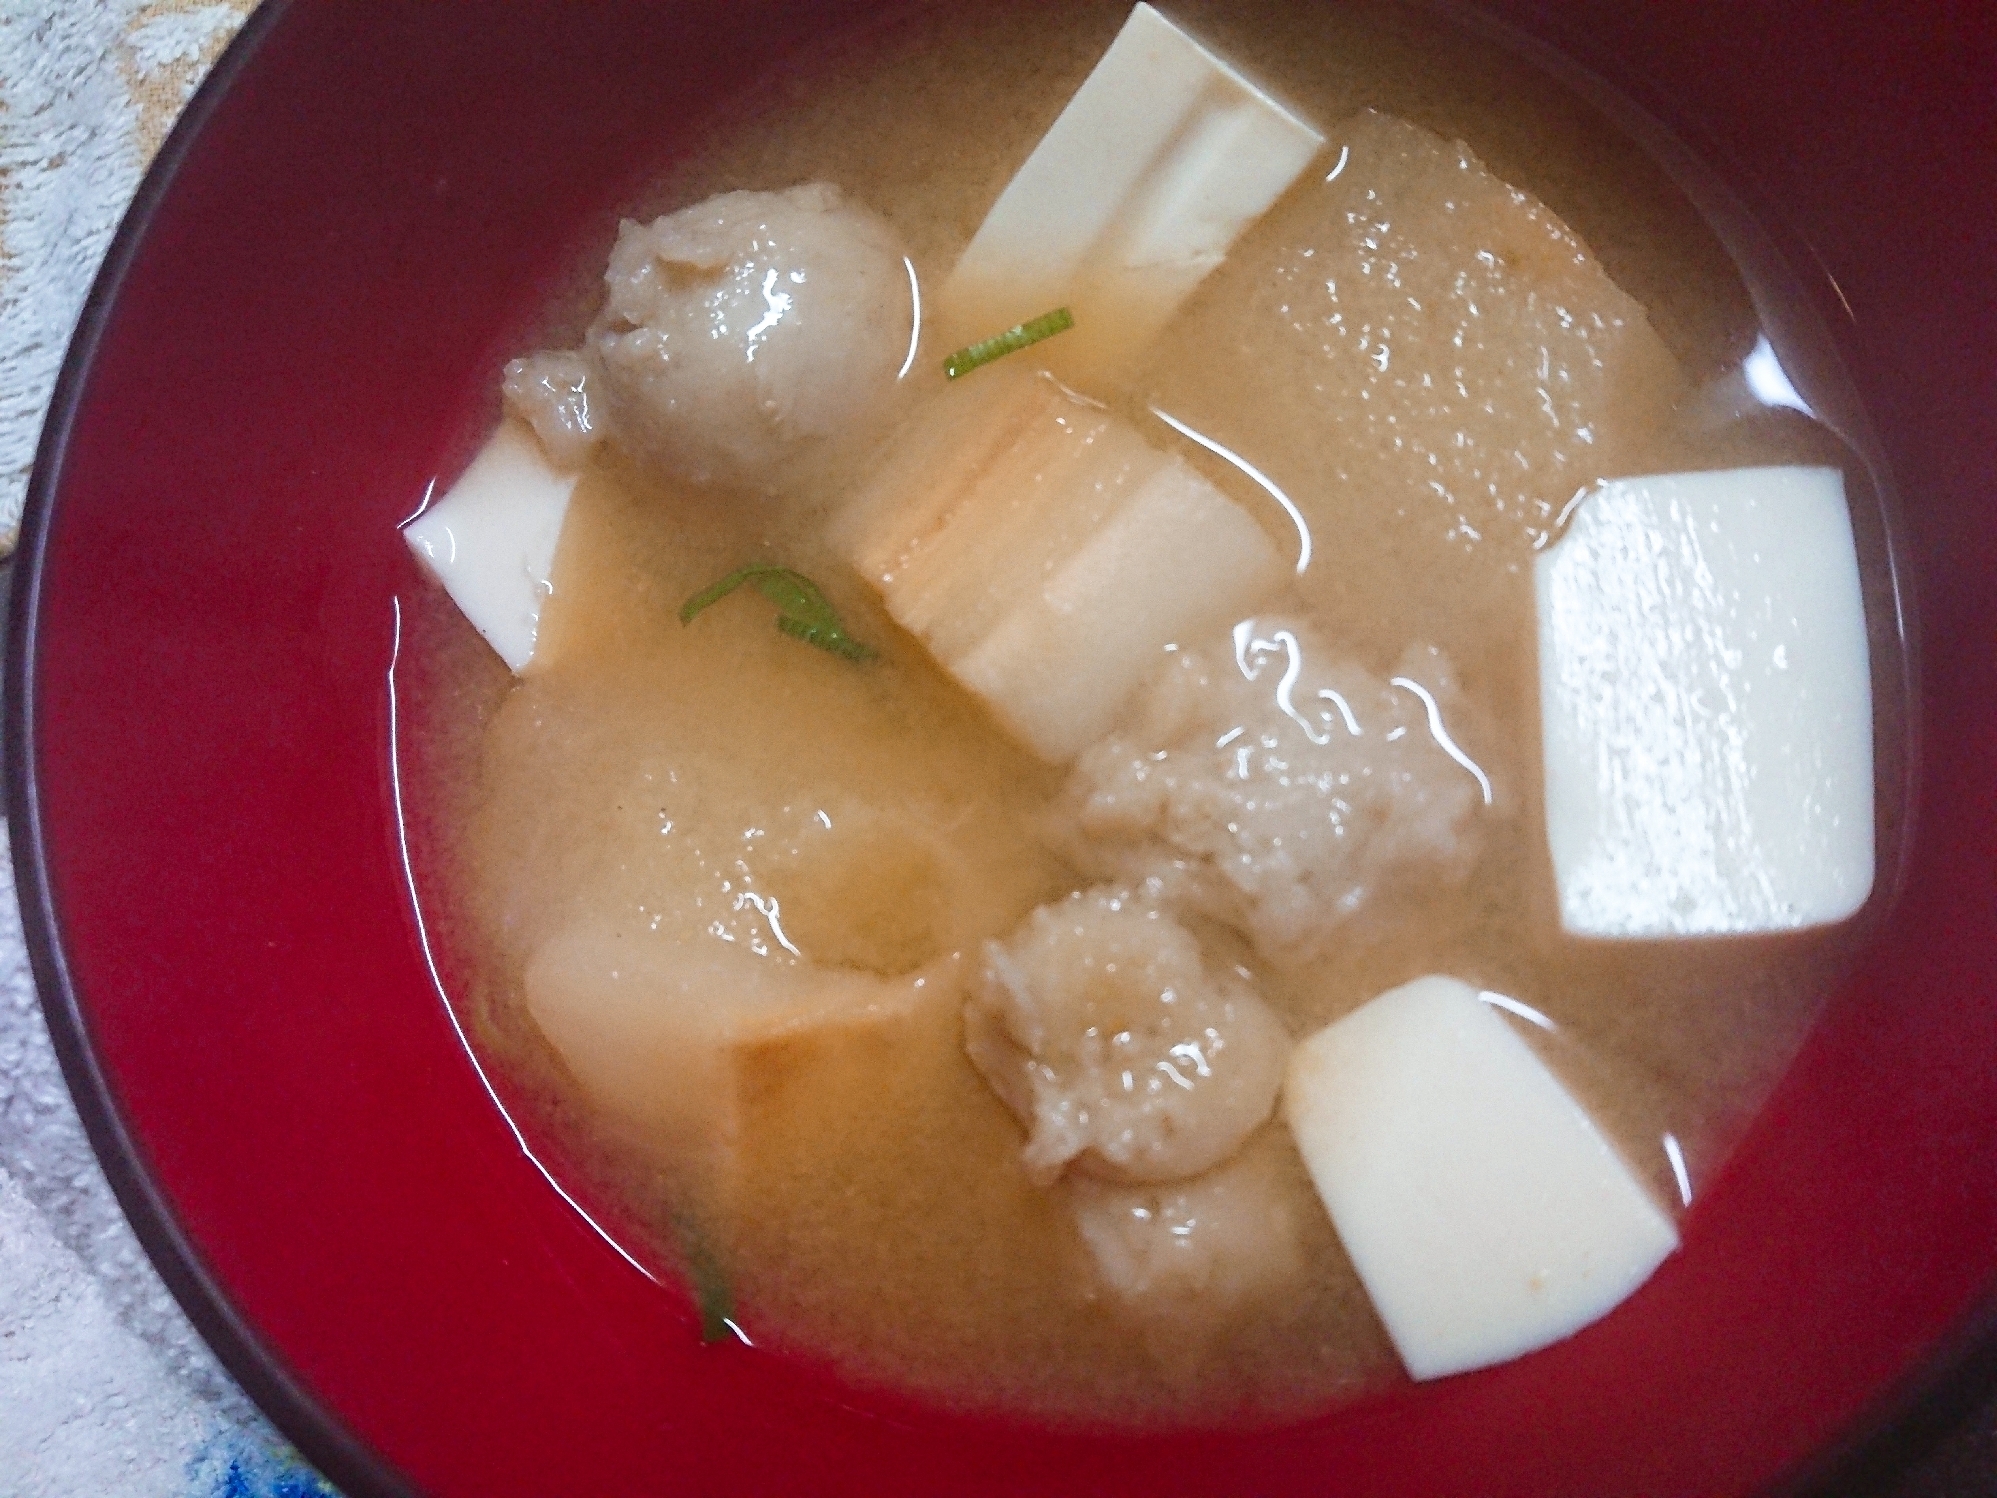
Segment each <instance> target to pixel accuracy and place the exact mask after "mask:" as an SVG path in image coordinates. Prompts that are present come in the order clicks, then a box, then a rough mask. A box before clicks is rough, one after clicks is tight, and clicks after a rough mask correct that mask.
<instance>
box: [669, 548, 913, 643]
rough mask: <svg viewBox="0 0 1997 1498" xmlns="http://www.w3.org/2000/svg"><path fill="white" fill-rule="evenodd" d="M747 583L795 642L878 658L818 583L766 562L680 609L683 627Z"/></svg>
mask: <svg viewBox="0 0 1997 1498" xmlns="http://www.w3.org/2000/svg"><path fill="white" fill-rule="evenodd" d="M745 583H747V584H749V585H750V586H752V587H754V588H755V590H756V591H757V592H758V593H761V594H762V595H763V596H764V597H765V598H767V599H769V600H770V602H771V603H774V604H775V605H776V606H777V628H778V629H780V630H782V631H783V632H784V633H785V634H787V635H790V636H791V637H792V638H794V639H799V640H802V641H804V642H805V644H807V645H816V646H817V647H818V648H819V649H820V650H829V651H831V652H832V654H834V655H843V656H844V657H845V658H846V659H847V660H849V661H870V660H872V659H873V658H874V656H875V655H876V654H877V652H876V651H875V650H874V648H873V647H872V646H871V645H868V644H865V643H863V642H862V641H859V640H856V639H854V638H853V637H852V636H851V635H849V634H847V633H846V627H845V626H844V625H843V624H841V623H840V622H839V615H838V613H837V611H836V610H834V609H833V607H832V605H831V604H830V603H827V602H826V600H825V595H824V594H823V593H821V592H820V591H819V590H818V584H817V583H815V582H813V581H812V580H811V579H810V578H808V577H806V576H805V575H804V574H803V573H801V572H793V571H791V570H790V568H788V567H773V566H770V565H769V564H767V563H762V562H752V563H751V564H750V565H748V566H747V567H738V568H736V569H735V570H734V571H733V572H731V573H729V574H728V575H727V576H726V577H724V578H722V579H721V580H720V581H719V582H714V583H709V584H708V585H707V586H706V587H705V588H702V589H701V590H700V591H699V592H698V593H696V594H694V595H693V597H691V598H689V599H688V600H687V601H686V602H685V603H683V604H681V605H680V623H682V624H691V623H693V621H694V616H695V615H697V614H699V613H700V612H701V611H702V610H703V609H706V608H708V607H709V606H710V605H712V604H716V603H719V602H720V601H721V600H722V599H724V598H726V597H727V596H728V595H729V594H730V593H733V592H734V591H735V590H736V589H737V588H739V587H741V586H742V585H743V584H745Z"/></svg>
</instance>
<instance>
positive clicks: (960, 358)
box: [943, 307, 1075, 380]
mask: <svg viewBox="0 0 1997 1498" xmlns="http://www.w3.org/2000/svg"><path fill="white" fill-rule="evenodd" d="M1074 325H1075V315H1074V314H1073V313H1072V312H1070V311H1069V310H1068V309H1067V308H1066V307H1056V308H1055V309H1054V310H1053V311H1052V312H1043V313H1042V314H1041V315H1040V316H1038V317H1036V318H1034V319H1033V321H1032V322H1023V323H1020V324H1018V325H1017V326H1015V327H1010V328H1007V329H1006V330H1005V331H1004V332H1003V333H1000V334H998V335H997V336H995V337H992V338H986V339H982V340H980V341H979V342H977V343H974V344H972V345H971V346H970V347H969V348H960V349H958V350H957V352H956V353H954V354H952V355H951V356H950V357H949V358H947V359H945V360H944V361H943V373H945V374H946V375H948V376H949V377H950V378H951V379H953V380H954V379H956V378H957V377H958V376H959V375H967V374H969V373H970V372H971V371H972V370H974V369H976V368H977V367H978V366H979V365H980V364H989V363H991V362H992V360H994V359H1003V358H1004V357H1005V356H1006V355H1007V354H1016V353H1018V352H1019V351H1020V350H1021V349H1023V348H1026V347H1028V346H1029V345H1032V344H1035V343H1038V342H1039V341H1040V340H1041V339H1043V338H1052V337H1053V336H1054V335H1055V334H1056V333H1065V332H1067V331H1068V329H1070V328H1072V327H1073V326H1074Z"/></svg>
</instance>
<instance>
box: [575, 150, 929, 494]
mask: <svg viewBox="0 0 1997 1498" xmlns="http://www.w3.org/2000/svg"><path fill="white" fill-rule="evenodd" d="M604 286H605V290H606V292H607V297H606V300H605V303H604V307H603V311H602V312H601V313H599V314H598V316H597V319H596V322H595V324H594V325H593V326H592V327H591V329H590V332H589V338H588V342H587V345H586V350H585V351H586V354H587V357H588V359H589V362H590V364H591V365H592V366H593V369H592V380H593V382H594V383H600V386H601V391H600V395H601V400H600V404H601V407H602V409H603V413H604V415H605V417H606V418H607V422H608V427H609V430H610V433H611V435H612V436H613V437H614V438H615V439H616V440H617V441H618V442H619V443H620V444H622V445H623V446H624V447H625V448H626V449H627V450H628V451H630V452H632V453H634V454H635V455H637V456H639V457H641V458H643V459H645V460H646V461H648V462H650V463H652V464H654V465H655V466H657V467H658V468H660V469H661V470H663V471H665V472H667V473H671V474H675V475H678V476H679V477H682V478H686V479H690V480H692V481H693V482H695V483H701V484H708V483H715V484H729V485H735V486H739V487H743V488H751V489H773V488H779V487H782V486H783V485H784V484H785V483H786V482H787V481H789V480H791V479H794V478H795V477H796V475H797V473H798V472H799V470H800V469H801V468H803V467H807V466H809V465H810V464H811V463H812V462H814V461H815V460H818V459H822V458H823V457H824V456H826V455H827V452H828V449H832V448H835V447H836V446H838V445H840V444H841V442H842V439H852V440H854V441H863V440H864V439H865V438H866V437H868V436H870V435H872V433H873V432H874V431H875V430H876V429H877V427H878V426H879V424H880V423H881V421H882V420H883V418H884V417H885V415H886V414H887V411H886V408H887V405H888V401H889V397H890V396H891V395H892V393H893V391H894V389H895V386H896V383H897V380H896V377H897V375H898V373H899V372H900V369H901V366H902V363H903V361H904V360H905V358H906V356H907V353H908V347H909V334H910V325H911V319H912V317H913V315H914V309H913V304H912V300H911V297H910V294H909V276H908V271H907V269H906V268H905V267H904V265H903V262H902V249H901V246H900V244H899V242H898V241H897V240H896V238H895V234H894V231H893V230H892V229H890V228H889V227H888V226H887V224H885V223H884V222H882V221H881V220H880V219H879V218H877V217H875V216H874V215H873V214H872V213H869V212H867V211H866V210H865V209H862V208H857V207H854V206H852V205H850V204H848V203H846V202H844V201H843V200H842V199H841V197H840V194H839V190H838V189H837V188H836V187H830V186H827V185H825V184H823V183H813V184H810V185H808V186H804V187H794V188H791V189H789V190H788V191H785V192H730V193H723V194H721V195H720V196H719V197H714V198H709V199H708V200H707V201H706V202H704V203H699V204H696V205H695V206H694V207H692V208H684V209H681V210H680V211H679V212H678V213H669V214H667V215H666V216H665V217H663V218H660V219H655V220H653V221H652V222H651V223H649V224H637V223H631V222H629V221H627V222H626V223H625V224H624V225H623V226H622V227H621V228H620V229H619V230H618V235H617V246H616V248H615V249H613V250H612V251H611V254H610V266H609V269H608V270H607V271H606V272H605V273H604Z"/></svg>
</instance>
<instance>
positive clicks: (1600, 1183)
mask: <svg viewBox="0 0 1997 1498" xmlns="http://www.w3.org/2000/svg"><path fill="white" fill-rule="evenodd" d="M1283 1111H1284V1115H1285V1117H1286V1118H1287V1119H1288V1120H1289V1125H1290V1131H1291V1133H1292V1134H1294V1135H1295V1136H1296V1141H1297V1148H1298V1149H1299V1150H1300V1151H1301V1152H1302V1154H1303V1158H1304V1164H1305V1165H1306V1166H1307V1167H1308V1168H1309V1170H1310V1175H1311V1180H1312V1181H1313V1182H1314V1183H1315V1184H1316V1186H1317V1190H1318V1195H1319V1196H1320V1197H1322V1198H1323V1199H1324V1204H1325V1207H1326V1208H1327V1209H1328V1210H1329V1211H1330V1213H1331V1219H1332V1222H1333V1223H1334V1224H1335V1225H1336V1226H1337V1228H1338V1236H1339V1238H1340V1240H1341V1241H1342V1242H1343V1243H1344V1244H1345V1248H1346V1252H1347V1253H1349V1254H1350V1255H1351V1256H1352V1263H1353V1267H1354V1268H1356V1269H1357V1270H1358V1271H1359V1278H1360V1279H1361V1281H1363V1282H1364V1284H1365V1286H1366V1292H1367V1294H1369V1295H1370V1296H1371V1297H1372V1298H1373V1305H1374V1308H1375V1309H1376V1310H1377V1311H1378V1312H1379V1313H1380V1319H1381V1321H1383V1322H1384V1323H1385V1324H1386V1327H1387V1332H1388V1335H1389V1336H1391V1337H1392V1338H1393V1341H1394V1347H1395V1350H1396V1351H1398V1352H1399V1353H1400V1355H1401V1361H1402V1362H1404V1363H1405V1364H1407V1368H1408V1372H1409V1373H1411V1374H1413V1375H1414V1376H1415V1377H1416V1378H1440V1377H1442V1376H1443V1375H1445V1374H1450V1373H1461V1372H1465V1371H1467V1370H1469V1369H1472V1368H1483V1367H1486V1366H1488V1365H1490V1364H1492V1363H1498V1362H1503V1361H1504V1360H1505V1359H1507V1358H1515V1357H1518V1356H1520V1355H1521V1354H1523V1353H1527V1352H1531V1351H1533V1350H1534V1349H1536V1348H1540V1347H1544V1346H1546V1345H1547V1344H1548V1343H1551V1342H1557V1341H1559V1340H1560V1339H1561V1338H1562V1337H1565V1336H1569V1335H1571V1334H1572V1333H1574V1332H1576V1331H1578V1330H1580V1329H1581V1328H1582V1327H1584V1326H1586V1325H1588V1323H1590V1322H1592V1321H1595V1320H1597V1319H1599V1318H1600V1317H1602V1316H1604V1315H1606V1314H1607V1313H1608V1312H1609V1311H1610V1310H1612V1309H1613V1308H1614V1307H1615V1306H1616V1305H1617V1304H1619V1303H1620V1302H1621V1301H1622V1300H1623V1299H1624V1298H1625V1297H1626V1296H1628V1295H1629V1294H1630V1293H1631V1292H1632V1291H1634V1290H1635V1289H1636V1288H1637V1287H1638V1286H1639V1285H1641V1284H1642V1283H1643V1282H1644V1280H1646V1279H1647V1278H1649V1276H1650V1273H1651V1271H1652V1270H1654V1269H1655V1268H1656V1267H1657V1266H1658V1264H1659V1263H1660V1262H1662V1261H1663V1259H1664V1257H1665V1256H1666V1255H1667V1254H1669V1253H1670V1252H1671V1251H1672V1250H1673V1249H1675V1248H1676V1247H1677V1246H1678V1231H1677V1229H1676V1228H1675V1227H1674V1226H1673V1225H1672V1221H1671V1219H1670V1218H1669V1217H1668V1216H1666V1215H1665V1213H1664V1212H1663V1211H1662V1210H1661V1209H1660V1208H1659V1207H1658V1206H1657V1204H1656V1203H1655V1202H1653V1201H1652V1200H1651V1199H1650V1197H1649V1195H1648V1194H1647V1193H1646V1192H1645V1191H1644V1189H1643V1188H1642V1186H1640V1185H1639V1184H1638V1183H1637V1181H1636V1179H1635V1177H1633V1176H1632V1175H1631V1174H1630V1171H1629V1168H1628V1167H1627V1166H1626V1165H1625V1164H1624V1163H1623V1161H1622V1160H1621V1158H1620V1157H1618V1155H1617V1154H1616V1152H1615V1150H1614V1149H1613V1148H1612V1147H1611V1146H1610V1144H1609V1142H1608V1141H1607V1140H1606V1139H1604V1138H1603V1137H1602V1134H1601V1132H1600V1131H1599V1130H1598V1129H1596V1127H1595V1125H1594V1122H1593V1121H1592V1120H1591V1119H1590V1118H1589V1117H1588V1115H1587V1113H1586V1112H1584V1111H1583V1110H1582V1108H1581V1106H1580V1105H1579V1104H1578V1103H1576V1102H1575V1101H1574V1099H1573V1098H1571V1097H1570V1096H1568V1094H1567V1091H1566V1089H1564V1088H1563V1087H1562V1086H1561V1085H1560V1083H1559V1081H1558V1080H1557V1079H1556V1078H1555V1077H1554V1075H1553V1073H1552V1072H1550V1071H1548V1070H1547V1069H1546V1066H1545V1065H1544V1064H1543V1063H1542V1062H1541V1061H1540V1059H1539V1058H1538V1057H1537V1056H1535V1055H1534V1054H1533V1052H1532V1050H1531V1048H1530V1047H1528V1046H1527V1045H1526V1043H1525V1042H1524V1041H1523V1040H1522V1039H1520V1038H1519V1036H1518V1035H1517V1034H1516V1033H1515V1032H1514V1031H1513V1030H1512V1029H1511V1027H1510V1025H1509V1024H1508V1023H1507V1022H1506V1021H1505V1020H1504V1019H1503V1018H1502V1017H1501V1016H1500V1015H1499V1014H1498V1012H1497V1010H1496V1009H1495V1008H1494V1007H1493V1006H1492V1005H1490V1004H1488V1003H1486V1002H1484V1001H1483V1000H1482V999H1481V998H1480V997H1479V996H1478V992H1477V990H1475V989H1473V988H1471V987H1470V986H1469V985H1468V984H1466V983H1461V982H1458V981H1457V980H1456V979H1454V978H1443V977H1428V978H1418V979H1416V980H1415V981H1414V982H1412V983H1409V984H1407V985H1405V986H1404V987H1401V988H1396V989H1393V990H1392V991H1390V992H1388V993H1384V994H1381V995H1380V996H1379V997H1378V998H1377V999H1374V1000H1373V1001H1372V1002H1370V1003H1368V1004H1366V1005H1364V1006H1363V1007H1361V1008H1360V1009H1358V1010H1356V1011H1354V1012H1353V1013H1351V1014H1349V1015H1347V1016H1346V1017H1345V1018H1344V1019H1341V1020H1339V1021H1337V1022H1336V1023H1335V1024H1332V1025H1328V1026H1326V1027H1325V1028H1324V1029H1322V1030H1320V1031H1318V1032H1317V1034H1315V1035H1313V1036H1311V1037H1310V1038H1309V1039H1308V1040H1306V1041H1304V1042H1303V1043H1302V1044H1300V1045H1299V1046H1298V1047H1297V1048H1296V1050H1295V1052H1294V1053H1293V1054H1292V1056H1291V1059H1290V1071H1289V1077H1288V1079H1287V1081H1286V1082H1285V1084H1284V1092H1283Z"/></svg>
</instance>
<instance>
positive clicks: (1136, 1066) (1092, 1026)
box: [964, 889, 1290, 1184]
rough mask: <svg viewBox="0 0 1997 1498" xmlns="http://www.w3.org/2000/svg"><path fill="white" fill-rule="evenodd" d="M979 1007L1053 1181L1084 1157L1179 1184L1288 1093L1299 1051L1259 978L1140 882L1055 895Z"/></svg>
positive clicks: (987, 970) (1099, 1173)
mask: <svg viewBox="0 0 1997 1498" xmlns="http://www.w3.org/2000/svg"><path fill="white" fill-rule="evenodd" d="M984 957H985V960H984V968H983V971H982V972H981V973H980V974H979V976H978V979H977V981H976V982H975V983H974V984H973V988H972V994H971V997H970V999H969V1001H968V1002H967V1003H966V1005H965V1010H964V1048H965V1050H966V1051H967V1052H968V1053H969V1054H970V1057H971V1061H972V1063H973V1064H974V1065H975V1066H976V1067H977V1068H978V1070H979V1071H980V1072H982V1073H983V1074H984V1078H985V1081H986V1082H988V1083H989V1084H990V1085H991V1088H992V1090H993V1091H994V1092H996V1093H997V1094H998V1095H999V1097H1000V1099H1001V1100H1003V1101H1004V1102H1005V1104H1006V1105H1007V1106H1008V1107H1009V1108H1011V1109H1012V1111H1013V1113H1014V1114H1015V1115H1016V1116H1017V1117H1018V1118H1019V1121H1020V1122H1021V1123H1022V1124H1023V1125H1025V1127H1026V1129H1027V1132H1028V1138H1027V1141H1026V1148H1025V1150H1024V1152H1023V1154H1022V1158H1023V1159H1024V1161H1025V1163H1026V1168H1027V1172H1028V1174H1029V1175H1031V1176H1032V1177H1033V1178H1034V1179H1035V1180H1036V1181H1038V1182H1040V1183H1041V1184H1046V1183H1047V1182H1050V1181H1052V1180H1053V1179H1054V1178H1055V1177H1057V1176H1058V1175H1060V1174H1061V1172H1062V1171H1063V1170H1065V1169H1067V1168H1068V1167H1069V1166H1071V1165H1072V1166H1073V1167H1074V1168H1075V1169H1076V1170H1078V1171H1080V1172H1081V1173H1082V1174H1084V1175H1090V1176H1094V1177H1096V1178H1098V1179H1100V1180H1109V1181H1134V1182H1148V1181H1177V1180H1183V1179H1185V1178H1186V1177H1188V1176H1195V1175H1198V1174H1199V1173H1200V1172H1201V1171H1204V1170H1207V1169H1209V1168H1211V1167H1212V1166H1215V1165H1218V1164H1219V1163H1220V1162H1221V1161H1223V1160H1225V1159H1227V1158H1228V1157H1229V1156H1230V1155H1232V1154H1233V1153H1234V1152H1235V1151H1236V1150H1237V1149H1239V1148H1240V1147H1241V1145H1242V1143H1243V1141H1245V1140H1246V1139H1247V1138H1248V1136H1249V1135H1250V1134H1252V1133H1254V1132H1255V1130H1256V1129H1258V1128H1260V1127H1261V1126H1262V1124H1263V1122H1264V1121H1265V1120H1266V1119H1267V1118H1268V1117H1269V1115H1270V1113H1271V1111H1272V1110H1273V1108H1274V1106H1275V1099H1276V1092H1277V1089H1278V1088H1279V1087H1280V1086H1281V1078H1282V1071H1283V1067H1284V1065H1285V1064H1286V1062H1287V1059H1288V1056H1289V1049H1290V1039H1289V1035H1288V1033H1287V1032H1286V1031H1285V1030H1284V1029H1283V1023H1282V1021H1281V1020H1279V1019H1277V1018H1276V1015H1275V1012H1274V1011H1273V1010H1271V1009H1270V1008H1269V1006H1268V1005H1267V1004H1265V1003H1264V1002H1263V1001H1262V1000H1261V998H1260V997H1258V996H1257V994H1256V993H1255V991H1254V990H1253V989H1252V988H1250V987H1249V986H1248V984H1247V983H1245V982H1243V981H1242V980H1241V979H1239V978H1237V977H1236V976H1235V975H1234V974H1233V973H1231V972H1228V971H1227V970H1225V969H1216V968H1212V967H1209V966H1208V964H1207V963H1206V962H1205V961H1204V960H1203V958H1202V957H1201V955H1200V949H1199V944H1198V943H1197V942H1196V941H1195V940H1194V939H1193V936H1192V934H1191V933H1190V932H1189V931H1187V930H1186V929H1185V928H1184V927H1183V926H1181V925H1179V923H1178V922H1176V921H1174V920H1173V919H1172V918H1171V917H1170V916H1169V915H1167V914H1165V913H1164V912H1163V911H1161V910H1158V909H1156V908H1154V907H1152V906H1150V905H1149V904H1148V903H1147V902H1145V901H1144V900H1142V899H1140V898H1138V897H1135V896H1133V895H1131V894H1129V893H1127V892H1122V891H1117V890H1111V889H1094V890H1090V891H1088V892H1086V893H1077V894H1073V895H1070V896H1069V897H1068V898H1067V899H1065V900H1058V901H1056V902H1054V903H1053V904H1051V905H1043V906H1041V907H1040V908H1039V909H1038V910H1036V911H1034V912H1033V914H1032V915H1030V916H1028V917H1027V918H1026V920H1025V922H1024V923H1023V924H1022V925H1021V926H1020V927H1019V929H1018V930H1017V931H1015V932H1014V933H1013V934H1012V936H1011V937H1010V938H1009V939H1007V940H1006V941H1003V942H998V941H992V942H986V943H985V953H984Z"/></svg>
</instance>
